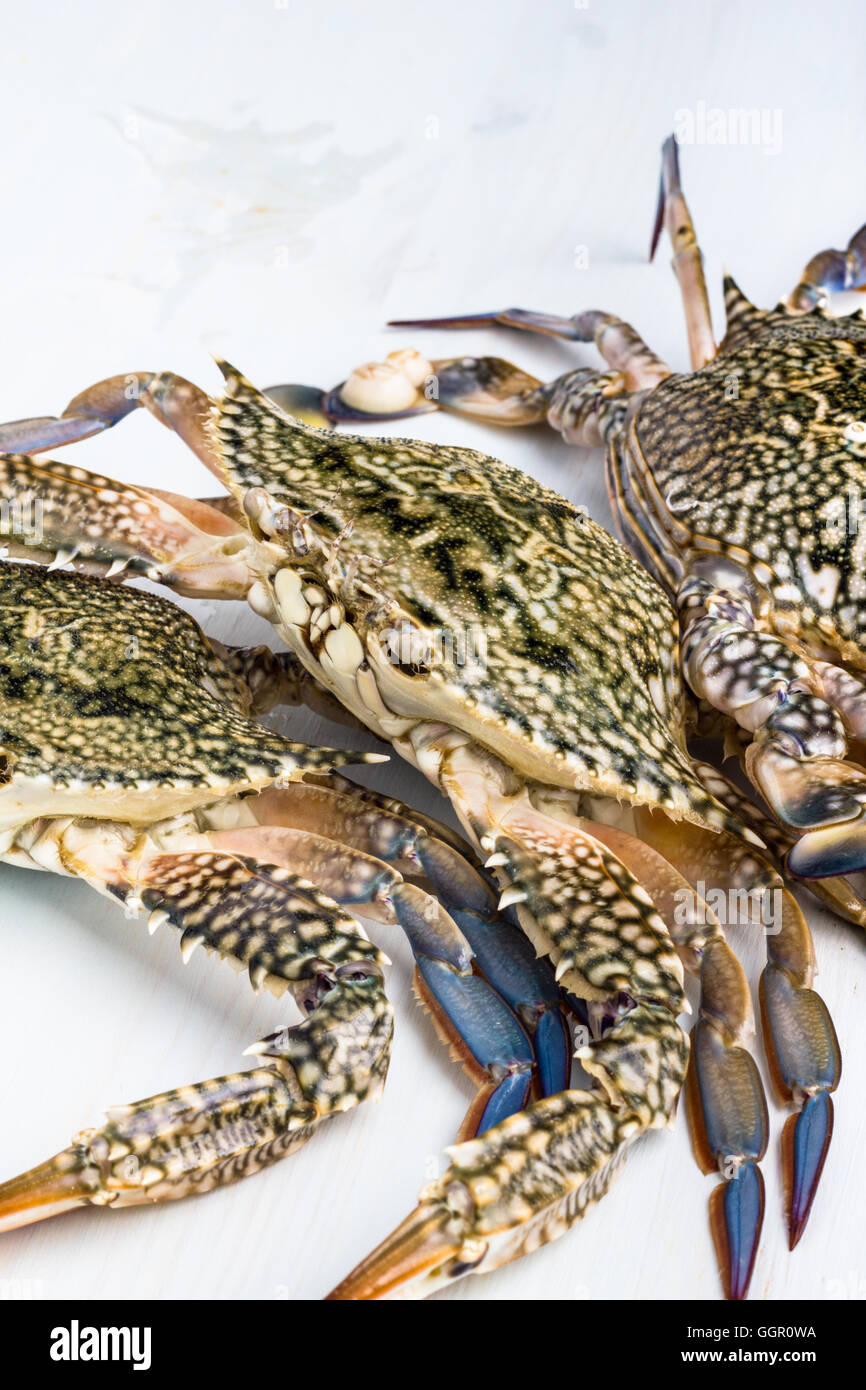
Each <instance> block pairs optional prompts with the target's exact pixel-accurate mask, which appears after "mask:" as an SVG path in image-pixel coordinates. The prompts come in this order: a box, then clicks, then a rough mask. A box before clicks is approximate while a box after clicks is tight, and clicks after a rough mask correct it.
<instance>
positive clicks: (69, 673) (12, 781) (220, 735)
mask: <svg viewBox="0 0 866 1390" xmlns="http://www.w3.org/2000/svg"><path fill="white" fill-rule="evenodd" d="M347 756H349V755H341V754H337V755H335V754H333V753H328V752H327V751H326V750H318V749H311V748H307V747H306V746H305V745H303V744H294V743H290V742H289V741H288V740H286V739H284V738H281V737H280V736H279V735H278V734H275V733H271V732H270V731H269V730H267V729H265V728H263V727H262V726H261V725H260V724H258V723H256V721H255V720H253V719H250V718H247V717H246V715H245V713H244V699H243V693H242V688H241V687H239V686H238V684H237V683H236V681H235V679H234V677H233V676H232V675H231V674H230V673H229V672H228V671H227V670H226V669H225V667H224V666H223V665H222V664H221V663H220V661H219V659H218V658H217V656H216V654H215V652H214V650H213V649H212V647H211V646H210V644H209V643H208V641H207V638H206V637H205V636H204V634H203V633H202V632H201V630H200V628H199V627H198V625H197V624H196V623H195V622H194V620H193V619H192V618H191V617H190V616H189V615H188V614H187V613H184V612H183V611H182V610H181V609H179V608H177V607H175V605H174V604H172V603H169V602H167V601H166V600H165V599H161V598H156V597H154V596H152V595H150V594H145V593H141V592H138V591H136V590H134V589H126V588H120V587H119V586H117V585H115V584H111V583H107V582H106V581H104V580H101V579H90V578H84V577H82V576H79V575H71V574H67V573H61V572H59V571H54V572H52V571H49V570H45V569H42V568H41V567H37V566H31V565H17V564H11V563H5V562H4V563H0V759H2V761H0V825H2V826H10V825H20V824H22V823H23V822H25V821H27V820H31V819H33V818H35V817H36V816H40V815H87V816H94V817H100V818H102V817H112V818H115V817H116V818H119V819H122V820H124V821H130V822H136V821H138V822H142V821H153V820H158V819H160V817H162V816H166V815H174V814H176V813H178V812H180V811H182V810H185V809H187V808H189V807H191V806H195V805H198V804H201V803H202V802H207V801H213V800H215V799H216V798H218V797H222V796H228V795H230V794H232V793H235V792H240V791H246V790H253V789H255V788H258V787H262V786H267V785H270V784H271V783H273V782H274V781H275V780H276V779H278V778H280V777H281V776H294V775H299V773H300V772H301V771H303V770H304V769H305V768H319V769H321V768H322V767H323V766H333V765H334V763H335V762H338V761H345V760H346V758H347Z"/></svg>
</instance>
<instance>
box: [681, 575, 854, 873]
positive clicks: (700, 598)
mask: <svg viewBox="0 0 866 1390" xmlns="http://www.w3.org/2000/svg"><path fill="white" fill-rule="evenodd" d="M727 579H728V582H729V583H730V582H731V575H730V574H728V575H727ZM679 605H680V610H681V616H682V625H683V644H682V646H683V662H684V668H685V673H686V678H687V680H688V682H689V684H690V686H691V687H692V689H693V690H694V691H695V693H696V694H697V695H699V696H702V697H703V698H704V699H707V700H709V702H710V704H712V705H713V707H714V708H715V709H718V710H720V711H721V712H722V713H723V714H727V715H729V716H731V717H732V718H734V719H735V720H736V721H737V723H738V724H739V725H740V726H741V728H743V729H745V730H747V731H748V732H749V733H751V734H752V735H753V741H752V742H751V743H750V744H749V746H748V747H747V749H746V759H745V761H746V771H747V772H748V775H749V777H750V779H751V781H752V782H753V783H754V785H755V786H756V787H757V789H758V791H760V792H761V794H762V796H763V797H764V798H765V800H766V801H767V802H768V804H769V806H770V808H771V809H772V811H773V813H774V815H776V816H777V817H778V818H779V819H780V820H781V822H782V823H783V825H785V826H788V827H790V828H791V829H792V830H794V831H795V832H796V833H797V834H798V835H799V837H800V838H799V839H798V840H797V842H796V843H795V845H794V847H793V849H791V851H790V852H789V854H788V858H787V864H788V868H789V869H790V871H791V872H792V873H794V874H801V875H803V876H804V877H807V878H812V877H814V878H825V877H826V878H831V877H836V876H840V875H841V876H844V875H846V874H850V873H854V872H856V871H858V870H860V869H863V868H866V770H864V768H862V767H860V766H858V765H857V764H856V763H853V762H849V761H846V759H845V754H846V751H847V747H848V740H847V736H846V719H847V721H848V724H849V727H850V726H851V721H852V719H853V718H855V716H856V714H857V713H858V712H859V710H862V709H863V707H864V705H866V692H861V697H860V701H859V706H858V703H857V702H856V701H854V702H853V704H852V701H851V699H850V692H849V691H848V690H847V688H846V690H844V691H843V690H842V689H841V687H840V686H839V684H838V682H833V681H831V680H829V678H828V675H827V672H826V671H825V669H824V665H825V664H823V663H822V664H819V665H818V666H817V667H816V668H815V669H814V670H813V668H812V666H811V665H810V663H809V662H807V661H806V660H804V659H803V658H801V657H799V656H797V655H796V653H795V652H793V651H792V650H791V648H790V647H789V646H788V645H787V644H786V643H785V642H784V641H782V640H781V639H780V638H778V637H776V636H774V635H773V634H771V633H768V632H761V631H760V630H759V629H758V627H757V620H756V617H755V613H754V610H753V607H752V601H751V598H750V594H749V591H748V588H747V587H743V588H740V589H738V588H735V587H733V585H732V587H726V588H722V587H721V586H720V585H717V582H716V581H715V580H714V578H713V576H712V575H711V574H710V575H709V576H707V577H704V576H703V575H702V574H690V575H689V576H687V578H686V579H685V581H684V582H683V584H682V585H681V587H680V592H679ZM840 674H841V673H840ZM825 690H826V693H827V694H828V695H829V696H830V701H828V700H827V699H824V698H823V697H822V694H821V693H820V692H822V691H825ZM834 699H838V700H840V701H841V702H842V704H841V708H842V710H843V711H844V712H845V713H844V717H843V713H842V712H840V708H838V707H837V706H836V705H835V704H834V703H832V701H833V700H834ZM860 717H861V718H862V714H861V715H860Z"/></svg>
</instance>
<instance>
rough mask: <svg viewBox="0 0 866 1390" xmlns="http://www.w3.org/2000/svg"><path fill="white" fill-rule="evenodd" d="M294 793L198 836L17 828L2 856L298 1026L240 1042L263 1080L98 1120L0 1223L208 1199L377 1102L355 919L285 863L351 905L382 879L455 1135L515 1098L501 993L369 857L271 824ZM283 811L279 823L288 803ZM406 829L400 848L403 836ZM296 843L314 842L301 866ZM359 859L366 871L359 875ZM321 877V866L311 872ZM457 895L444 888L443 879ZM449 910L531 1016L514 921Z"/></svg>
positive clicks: (379, 1052) (381, 1010)
mask: <svg viewBox="0 0 866 1390" xmlns="http://www.w3.org/2000/svg"><path fill="white" fill-rule="evenodd" d="M308 790H312V791H313V793H314V794H318V793H319V792H320V789H319V788H313V789H307V788H306V787H304V786H303V785H302V784H298V785H297V786H296V787H293V788H290V789H287V790H286V791H278V790H275V791H274V792H273V793H272V795H271V805H270V806H269V807H268V808H267V810H266V813H265V819H266V821H267V824H266V825H264V826H259V825H255V824H254V825H253V826H252V827H249V826H246V827H244V825H243V822H244V821H245V820H247V819H248V818H249V815H250V813H252V814H253V815H254V814H255V809H256V801H257V799H256V798H252V799H250V800H248V801H244V802H242V803H240V804H238V805H236V806H234V807H233V806H232V805H231V804H228V805H226V806H223V807H215V808H205V810H204V811H202V812H200V813H199V814H198V815H197V817H196V819H197V820H198V821H199V822H200V823H201V825H202V827H205V828H203V829H201V830H200V832H199V833H198V834H196V833H194V830H193V828H191V826H190V824H189V817H186V818H183V820H182V821H181V822H180V823H178V824H172V823H168V824H166V825H165V826H164V827H160V826H156V827H153V829H152V831H151V832H150V836H148V837H142V836H140V835H138V836H137V837H136V835H135V833H134V832H131V831H130V830H129V828H128V827H124V826H120V825H111V824H110V823H102V824H100V825H98V826H94V825H93V824H92V823H91V824H88V823H87V822H82V823H79V822H76V821H71V822H70V821H63V822H51V821H48V822H45V823H44V825H42V826H40V825H36V826H34V827H33V828H32V829H30V830H28V832H27V833H25V834H22V836H21V837H20V838H21V844H20V845H19V846H18V847H17V848H18V849H19V851H20V853H19V858H18V861H17V862H26V860H29V862H30V863H32V864H33V865H34V866H37V867H49V868H53V869H59V870H60V871H62V872H67V873H74V874H76V875H79V876H82V877H84V878H86V879H87V880H88V881H89V882H91V883H92V884H93V885H94V886H95V887H97V888H99V889H101V890H102V891H106V892H109V893H110V894H112V895H114V896H116V897H118V898H120V899H121V901H123V902H124V903H125V904H126V906H127V908H128V909H129V910H132V911H136V910H144V911H147V912H149V914H150V922H151V924H152V929H155V927H156V926H157V925H159V924H161V923H162V922H163V921H169V922H171V923H172V924H173V925H174V926H175V927H177V928H178V929H179V930H180V932H181V948H182V951H183V954H184V958H185V959H189V956H190V954H191V953H192V951H194V950H195V949H196V948H197V947H198V946H200V945H201V946H203V947H204V948H205V950H207V951H211V950H214V951H216V952H217V953H218V954H220V955H221V956H222V957H223V958H225V959H230V960H232V961H233V962H234V963H235V964H236V965H238V966H243V967H245V968H246V969H247V971H248V973H249V976H250V979H251V981H252V983H253V985H254V986H255V987H256V988H258V987H259V986H261V985H263V984H264V985H266V986H267V987H268V988H269V989H271V990H272V992H274V993H276V994H281V993H283V992H284V991H285V990H286V989H289V990H291V992H292V993H293V995H294V996H295V998H296V1000H297V1002H298V1003H299V1004H300V1006H301V1008H302V1009H303V1010H304V1011H305V1012H306V1013H307V1014H308V1015H309V1016H308V1018H307V1019H306V1020H305V1021H304V1022H303V1023H301V1024H299V1025H297V1026H295V1027H293V1028H288V1029H285V1030H283V1031H282V1032H281V1033H278V1034H275V1035H273V1036H271V1037H269V1038H267V1039H265V1040H264V1041H263V1042H262V1043H260V1044H256V1045H254V1046H253V1047H252V1048H250V1049H248V1051H250V1052H253V1053H255V1054H256V1055H258V1056H260V1057H267V1058H269V1059H271V1060H270V1061H269V1064H268V1066H269V1068H270V1070H262V1069H261V1068H259V1069H257V1070H256V1071H255V1072H254V1073H245V1074H239V1075H237V1076H229V1077H221V1078H217V1079H216V1080H214V1081H211V1082H205V1083H201V1084H199V1085H195V1086H190V1087H185V1088H183V1089H182V1090H180V1091H177V1092H170V1093H167V1094H166V1095H164V1096H156V1097H152V1098H151V1099H149V1100H147V1101H141V1102H138V1103H136V1104H135V1105H134V1106H131V1107H126V1108H122V1109H120V1110H117V1109H115V1110H112V1111H111V1112H110V1116H109V1122H108V1124H107V1125H106V1126H105V1127H103V1128H102V1129H101V1130H97V1131H91V1132H88V1134H87V1135H86V1136H82V1137H81V1138H79V1139H78V1140H76V1142H75V1143H74V1144H73V1145H72V1146H71V1148H70V1149H68V1150H65V1151H64V1152H63V1153H62V1154H59V1155H58V1156H57V1157H56V1159H54V1160H51V1161H49V1163H48V1164H43V1165H40V1167H39V1168H37V1169H34V1170H33V1171H32V1172H31V1173H29V1174H25V1175H22V1176H21V1177H19V1178H15V1179H12V1180H11V1181H10V1182H8V1183H6V1184H3V1185H0V1229H4V1228H7V1227H11V1226H14V1225H20V1224H24V1223H27V1222H29V1221H32V1220H39V1219H42V1218H44V1217H48V1216H52V1215H55V1214H57V1213H58V1212H60V1211H63V1210H66V1209H68V1208H69V1207H71V1206H74V1205H78V1204H81V1203H96V1204H104V1203H111V1204H112V1205H118V1206H126V1205H129V1204H131V1203H136V1202H144V1201H160V1200H168V1199H172V1198H177V1197H183V1196H186V1195H189V1194H190V1193H196V1192H204V1191H208V1190H210V1189H211V1188H212V1187H214V1186H216V1185H220V1184H224V1183H226V1182H230V1181H233V1180H235V1179H236V1178H239V1177H242V1176H246V1175H247V1174H249V1173H251V1172H254V1171H257V1170H258V1169H259V1168H260V1167H262V1166H264V1165H265V1164H267V1163H270V1162H273V1161H276V1159H278V1158H280V1157H282V1156H284V1155H285V1154H286V1153H289V1152H291V1151H292V1150H293V1149H295V1148H297V1147H298V1146H299V1145H300V1144H301V1143H303V1142H304V1141H305V1140H306V1139H307V1138H309V1137H310V1135H311V1133H312V1131H313V1129H314V1127H315V1126H316V1124H318V1122H319V1121H320V1120H321V1119H323V1118H326V1117H327V1116H328V1115H330V1114H333V1113H335V1112H336V1111H338V1110H344V1109H347V1108H349V1107H351V1106H353V1105H355V1104H357V1103H358V1102H360V1101H361V1100H364V1099H366V1098H369V1097H374V1098H375V1096H376V1095H377V1094H378V1092H379V1090H380V1088H381V1085H382V1083H383V1081H384V1077H385V1072H386V1070H387V1062H388V1054H389V1049H390V1038H391V1030H392V1014H391V1009H390V1006H389V1005H388V1003H387V1000H386V999H385V996H384V993H383V992H382V988H381V965H382V961H383V958H382V956H381V954H380V953H379V952H378V950H377V949H376V947H375V946H373V945H372V944H371V943H370V942H369V941H367V939H366V938H365V937H364V935H363V933H362V932H361V931H360V929H359V928H358V926H357V924H356V923H355V922H354V920H353V918H351V917H349V916H347V915H346V914H345V913H343V912H341V910H340V909H339V907H338V906H337V903H336V902H334V901H332V900H331V899H330V898H329V897H326V896H325V895H324V894H323V893H322V892H321V891H320V889H319V888H318V887H314V886H313V884H312V883H311V882H309V881H308V880H307V878H306V877H304V876H302V875H301V876H299V873H298V870H299V869H300V870H302V871H306V870H311V869H312V870H313V871H317V872H318V871H321V870H322V868H323V864H326V863H328V862H329V863H330V870H331V882H330V883H329V884H328V886H329V887H331V888H333V889H334V890H335V893H337V894H338V895H339V896H340V897H341V898H343V899H345V900H351V901H353V902H354V903H357V904H358V905H359V906H360V907H361V909H362V910H363V909H364V907H365V906H366V905H367V902H368V899H369V898H371V897H373V896H374V895H379V894H381V892H382V891H383V889H384V888H385V887H386V885H387V890H388V896H387V901H388V903H389V905H390V906H391V908H392V909H393V914H394V916H395V918H396V920H398V921H399V922H400V924H401V926H402V927H403V928H404V930H405V931H406V933H407V936H408V937H409V940H410V943H411V945H412V949H413V952H414V953H415V956H416V960H417V961H418V971H419V975H420V977H421V978H422V979H423V980H424V982H425V985H426V986H427V989H426V990H425V1002H428V1003H429V1004H430V1006H431V1007H432V1008H433V1009H434V1012H435V1014H436V1015H437V1017H438V1018H439V1019H440V1020H443V1021H447V1023H448V1024H450V1026H451V1030H452V1031H451V1034H450V1037H451V1040H453V1041H456V1042H458V1043H459V1045H460V1047H461V1049H462V1056H463V1059H464V1061H465V1062H467V1063H468V1064H469V1070H470V1073H471V1074H472V1075H473V1076H474V1077H475V1079H476V1080H477V1081H478V1083H479V1085H480V1087H481V1089H480V1092H479V1098H478V1100H477V1101H476V1102H475V1103H474V1105H473V1107H472V1109H471V1110H470V1115H469V1116H468V1117H467V1124H466V1129H467V1132H472V1133H474V1132H475V1131H476V1130H477V1129H481V1130H483V1129H485V1128H487V1127H488V1126H489V1125H491V1124H493V1123H496V1122H497V1121H498V1120H500V1119H502V1118H503V1117H504V1116H507V1115H509V1114H512V1113H514V1111H516V1110H518V1109H520V1108H522V1107H523V1105H525V1103H526V1101H527V1099H528V1096H529V1089H530V1085H531V1083H532V1078H533V1075H534V1073H535V1069H536V1068H535V1054H534V1052H533V1046H532V1043H531V1041H530V1038H529V1036H528V1034H527V1032H526V1031H525V1029H524V1028H523V1026H522V1025H521V1023H520V1022H519V1021H518V1019H517V1017H516V1015H515V1014H514V1012H513V1011H512V1009H511V1008H510V1007H509V1005H508V1004H507V1003H506V1002H505V1000H504V999H503V998H502V997H501V995H500V994H499V993H497V992H496V991H495V990H494V989H492V988H491V986H490V985H489V984H488V983H487V981H486V980H485V979H484V978H483V977H482V976H481V975H475V974H473V972H472V960H473V951H472V947H471V946H470V945H469V943H468V942H467V940H466V938H465V937H464V936H463V934H462V933H461V932H460V930H459V929H458V928H457V927H456V926H455V923H454V921H453V920H452V919H451V918H450V917H449V916H448V914H447V913H446V912H444V911H443V910H442V909H441V908H440V907H439V904H438V903H437V902H436V901H435V900H434V899H431V898H429V897H428V896H427V894H426V893H424V892H423V891H422V890H420V889H419V888H417V887H415V886H413V885H412V884H408V883H405V882H403V881H402V878H401V876H400V874H399V873H397V872H396V871H395V870H390V872H389V871H388V869H387V866H386V865H385V864H384V863H383V862H381V861H376V860H373V859H372V858H370V857H369V856H360V852H359V851H354V852H353V851H352V850H351V849H344V848H342V847H341V846H340V845H338V844H335V843H333V842H329V841H327V840H325V838H324V837H323V836H316V835H311V834H309V833H308V832H301V831H293V830H292V829H291V828H288V827H280V826H277V825H275V824H274V821H275V817H276V814H277V812H276V808H275V805H274V798H276V799H277V801H279V800H283V801H287V802H289V803H290V807H292V805H294V809H295V810H297V805H296V804H295V800H296V799H295V797H294V796H293V793H295V792H296V791H297V792H300V793H304V792H306V791H308ZM339 799H340V800H341V801H345V800H347V798H346V797H340V798H339ZM286 818H287V819H291V809H289V810H288V812H287V816H286ZM238 819H239V820H240V822H241V828H236V829H223V830H208V829H207V828H206V826H207V823H208V822H209V821H210V822H214V823H217V824H219V823H223V824H224V823H225V822H226V821H227V820H238ZM361 820H362V821H363V816H362V817H361ZM392 820H396V817H392ZM405 830H406V832H407V833H406V835H405V836H404V839H405V840H406V841H407V843H406V844H404V845H403V846H401V850H403V851H405V850H407V849H408V845H409V844H410V843H411V841H412V839H413V830H414V828H413V827H412V826H411V825H408V826H406V827H405ZM387 831H388V827H385V833H386V834H387ZM362 834H363V830H362ZM304 836H307V841H305V840H304ZM380 838H381V837H380ZM174 841H178V842H179V843H186V844H187V845H188V846H189V848H188V849H186V850H183V851H180V850H177V849H173V848H172V849H165V848H157V844H158V843H159V842H162V843H163V844H168V845H171V844H172V843H173V842H174ZM308 841H317V842H318V843H317V844H316V846H315V848H316V849H317V850H318V851H319V854H318V856H314V857H313V859H312V860H311V850H310V845H309V843H308ZM326 847H329V850H330V853H329V854H327V853H325V850H326ZM22 856H24V857H22ZM264 856H270V860H268V859H264ZM359 857H362V858H365V859H367V861H368V863H367V865H359V863H358V859H359ZM263 859H264V862H263ZM411 862H412V861H411V860H410V866H411ZM377 864H378V872H376V871H375V868H376V865H377ZM371 867H372V868H373V869H374V873H373V875H372V876H371V875H370V873H369V868H371ZM464 867H465V868H466V870H467V874H464V875H463V876H462V877H463V880H464V882H466V881H467V877H468V879H469V881H470V882H471V866H469V865H468V864H466V865H465V866H464ZM365 868H367V869H368V873H367V875H366V877H365V875H364V872H363V871H364V869H365ZM325 876H326V875H325V874H323V873H321V872H320V873H319V879H321V878H322V877H325ZM477 884H478V890H477V891H476V893H475V895H474V897H472V896H471V895H470V903H471V904H472V905H473V906H478V899H479V897H480V896H481V894H482V892H485V893H486V894H487V898H486V900H485V901H486V902H489V900H490V894H489V889H487V886H486V884H484V882H483V880H482V879H480V878H478V879H477ZM455 887H456V888H457V889H458V890H459V888H460V881H459V878H458V880H457V881H456V882H455ZM461 896H465V895H461ZM463 916H464V918H465V920H467V921H468V922H470V923H472V924H473V925H474V926H476V927H483V926H485V925H488V926H489V928H490V930H492V931H496V932H497V933H498V934H501V936H503V937H504V938H505V942H504V945H505V952H504V956H505V959H504V961H499V960H498V959H496V960H494V970H493V974H494V976H495V975H496V974H497V972H498V973H499V974H504V976H505V977H506V978H507V983H510V984H511V986H512V989H513V991H514V992H515V994H516V995H517V996H519V995H520V994H521V993H522V995H523V999H522V1000H520V1003H521V1005H523V1004H524V1002H525V1005H526V1006H527V1007H529V1008H533V1007H537V994H538V989H539V982H538V979H539V972H540V970H542V969H544V967H543V966H542V963H540V962H534V963H533V964H534V966H535V968H532V965H531V964H530V963H529V962H525V961H523V960H521V959H519V955H520V953H519V952H518V954H517V956H515V954H514V952H513V951H511V952H510V953H509V951H508V941H509V935H510V934H511V935H516V933H515V932H514V928H511V927H509V926H508V924H507V923H496V922H493V921H490V922H489V923H487V922H486V921H485V919H484V918H482V917H481V916H480V915H479V914H478V913H476V912H473V911H472V910H471V907H470V910H468V911H467V912H465V913H464V914H463ZM509 959H510V962H511V965H510V968H509V963H508V962H509ZM549 980H550V984H549V986H548V987H547V997H546V998H545V999H544V1000H542V1007H543V1008H544V1009H545V1011H546V1010H547V1009H553V1008H555V1007H556V1003H557V996H558V991H557V990H556V989H555V986H554V985H553V980H552V976H549ZM524 982H525V984H524ZM566 1037H567V1034H566ZM559 1051H560V1053H561V1051H562V1048H561V1046H560V1049H559ZM567 1055H568V1054H567V1050H566V1053H565V1056H566V1058H567ZM557 1056H558V1054H557V1052H556V1050H555V1049H554V1048H552V1047H551V1046H550V1045H549V1043H548V1045H547V1046H543V1047H541V1048H540V1059H541V1065H540V1067H539V1071H540V1079H541V1082H542V1085H544V1082H545V1078H546V1077H549V1076H550V1075H551V1069H552V1074H553V1075H555V1076H556V1077H557V1078H558V1077H559V1072H558V1071H557V1070H556V1058H557Z"/></svg>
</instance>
